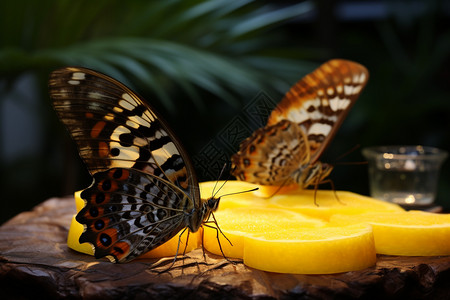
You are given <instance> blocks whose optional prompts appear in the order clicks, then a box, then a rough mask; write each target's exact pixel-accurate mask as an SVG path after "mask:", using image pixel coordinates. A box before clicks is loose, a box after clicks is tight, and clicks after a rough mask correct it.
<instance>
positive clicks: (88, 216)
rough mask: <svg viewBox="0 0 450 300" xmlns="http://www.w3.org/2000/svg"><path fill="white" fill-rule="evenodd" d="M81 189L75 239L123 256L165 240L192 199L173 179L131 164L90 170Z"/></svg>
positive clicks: (100, 252) (101, 252)
mask: <svg viewBox="0 0 450 300" xmlns="http://www.w3.org/2000/svg"><path fill="white" fill-rule="evenodd" d="M93 177H94V181H93V183H92V185H91V186H90V187H89V188H87V189H85V190H84V191H83V192H82V193H81V197H82V198H83V199H84V200H85V201H86V205H85V207H84V208H83V209H81V211H80V212H79V213H78V214H77V216H76V220H77V221H78V222H79V223H81V224H84V226H85V230H84V232H83V233H82V234H81V236H80V243H84V242H89V243H91V244H92V245H93V246H94V249H95V257H96V258H101V257H105V256H106V257H108V258H109V259H110V260H111V261H113V262H127V261H130V260H132V259H134V258H136V257H138V256H140V255H141V254H143V253H145V252H147V251H148V250H150V249H153V248H155V247H157V246H159V245H161V244H162V243H164V242H166V241H167V240H169V239H170V238H172V237H173V236H174V235H175V234H177V233H178V232H179V231H180V230H182V229H183V228H185V227H186V226H187V223H186V214H185V211H191V210H192V208H193V202H192V200H191V199H189V198H188V197H187V195H186V194H185V193H184V192H183V191H182V190H181V189H179V188H178V187H176V186H175V185H173V184H172V183H170V182H168V181H166V180H164V179H161V178H160V177H157V176H155V175H151V174H147V173H144V172H142V171H138V170H135V169H124V168H113V169H110V170H107V171H100V172H97V173H95V174H94V175H93Z"/></svg>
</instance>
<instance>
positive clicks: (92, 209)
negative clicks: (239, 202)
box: [49, 67, 219, 262]
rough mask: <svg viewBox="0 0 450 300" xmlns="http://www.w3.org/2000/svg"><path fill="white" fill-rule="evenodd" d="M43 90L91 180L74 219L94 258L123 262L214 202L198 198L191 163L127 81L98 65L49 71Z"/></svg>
mask: <svg viewBox="0 0 450 300" xmlns="http://www.w3.org/2000/svg"><path fill="white" fill-rule="evenodd" d="M49 87H50V96H51V98H52V99H53V106H54V109H55V111H56V112H57V114H58V116H59V118H60V120H61V121H62V122H63V123H64V124H65V126H66V127H67V129H68V130H69V132H70V134H71V136H72V138H73V139H74V140H75V142H76V144H77V146H78V150H79V154H80V156H81V158H82V159H83V161H84V162H85V164H86V166H87V168H88V170H89V172H90V173H91V175H92V176H93V178H94V180H93V183H92V185H91V186H90V187H89V188H87V189H85V190H84V191H83V192H82V193H81V197H82V198H83V199H84V200H85V202H86V205H85V207H84V208H83V209H82V210H81V211H80V212H79V213H78V214H77V216H76V219H77V221H78V222H79V223H81V224H83V225H84V227H85V229H84V232H83V233H82V234H81V237H80V243H84V242H88V243H91V244H92V245H93V247H94V250H95V257H97V258H100V257H105V256H106V257H108V258H109V259H110V260H111V261H113V262H126V261H130V260H132V259H133V258H136V257H138V256H139V255H141V254H143V253H145V252H147V251H149V250H151V249H153V248H155V247H157V246H158V245H160V244H162V243H164V242H165V241H167V240H168V239H170V238H171V237H173V236H174V235H176V234H177V233H178V232H179V231H180V230H183V229H185V228H188V229H189V230H190V231H192V232H195V231H197V230H198V229H199V227H200V226H201V225H202V223H203V222H205V221H206V220H207V219H208V218H209V216H210V214H211V213H212V212H213V211H215V210H216V209H217V206H218V204H219V199H218V198H211V199H208V200H206V201H202V200H201V198H200V193H199V186H198V181H197V177H196V175H195V172H194V168H193V166H192V163H191V161H190V159H189V157H188V155H187V154H186V151H185V150H184V149H183V147H182V145H181V143H180V141H179V140H178V138H176V137H175V135H174V133H173V132H172V130H171V129H170V128H169V126H168V125H167V123H166V122H164V121H163V120H162V119H161V117H160V116H159V115H158V114H157V113H156V112H155V110H154V109H152V108H151V107H150V106H149V105H148V104H147V103H145V102H144V101H143V100H142V99H141V98H140V97H139V96H137V95H136V94H135V93H134V92H133V91H131V90H130V89H129V88H127V87H126V86H124V85H123V84H121V83H120V82H118V81H116V80H114V79H112V78H110V77H108V76H106V75H104V74H100V73H98V72H95V71H92V70H89V69H85V68H76V67H68V68H63V69H60V70H56V71H54V72H53V73H52V74H51V76H50V81H49Z"/></svg>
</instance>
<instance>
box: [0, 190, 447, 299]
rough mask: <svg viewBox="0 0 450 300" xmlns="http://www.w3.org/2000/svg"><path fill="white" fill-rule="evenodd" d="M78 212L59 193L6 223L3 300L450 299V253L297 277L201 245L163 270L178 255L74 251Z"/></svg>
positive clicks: (1, 257) (1, 246)
mask: <svg viewBox="0 0 450 300" xmlns="http://www.w3.org/2000/svg"><path fill="white" fill-rule="evenodd" d="M74 213H75V207H74V200H73V198H52V199H49V200H47V201H45V202H43V203H42V204H40V205H38V206H36V207H35V208H34V209H33V210H32V211H30V212H23V213H21V214H19V215H17V216H16V217H14V218H13V219H11V220H9V221H8V222H6V223H5V224H3V225H2V226H1V227H0V298H1V299H41V298H42V299H58V298H66V299H122V298H131V299H168V298H169V297H170V299H183V300H187V299H211V298H212V297H214V299H398V298H403V299H450V257H449V256H445V257H398V256H385V255H380V256H378V261H377V264H376V266H374V267H371V268H368V269H365V270H361V271H355V272H346V273H339V274H333V275H295V274H278V273H270V272H264V271H259V270H255V269H252V268H249V267H247V266H245V265H243V264H242V262H236V263H231V262H229V261H227V260H225V259H224V258H222V257H220V256H216V255H213V254H210V253H206V257H205V258H204V257H203V254H202V250H201V249H197V250H194V251H192V252H190V253H188V254H187V255H186V256H185V258H184V259H178V260H177V261H176V263H175V264H174V266H173V267H172V268H171V269H169V270H168V271H166V272H162V273H159V271H163V270H165V269H167V267H168V266H169V265H170V264H171V262H172V259H163V260H162V261H161V260H157V259H153V260H152V259H139V260H135V261H132V262H130V263H127V264H112V263H110V262H109V261H107V260H96V259H94V258H93V257H90V256H88V255H84V254H80V253H77V252H75V251H73V250H71V249H69V248H68V247H67V244H66V239H67V232H68V229H69V226H70V222H71V218H72V216H73V214H74ZM449 242H450V241H449ZM155 263H156V264H158V265H157V266H156V267H155V266H154V264H155Z"/></svg>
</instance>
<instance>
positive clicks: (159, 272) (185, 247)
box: [155, 227, 190, 274]
mask: <svg viewBox="0 0 450 300" xmlns="http://www.w3.org/2000/svg"><path fill="white" fill-rule="evenodd" d="M187 229H188V227H186V228H184V229H183V230H182V231H181V232H180V234H179V235H178V244H177V251H176V252H175V256H174V258H173V260H172V263H171V264H170V265H169V267H167V268H165V269H164V270H162V271H155V272H156V273H158V274H162V273H165V272H168V271H169V270H170V269H172V267H173V266H174V265H175V262H176V261H177V258H178V252H179V250H180V244H181V236H182V235H183V234H184V232H185V231H186V230H187ZM189 234H190V231H188V235H187V237H186V245H185V246H184V250H183V266H184V258H185V257H184V255H185V254H186V249H187V245H188V241H189ZM155 267H156V266H155Z"/></svg>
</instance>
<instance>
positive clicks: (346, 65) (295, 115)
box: [267, 59, 369, 163]
mask: <svg viewBox="0 0 450 300" xmlns="http://www.w3.org/2000/svg"><path fill="white" fill-rule="evenodd" d="M368 79H369V72H368V71H367V69H366V68H365V67H364V66H363V65H361V64H358V63H356V62H352V61H348V60H342V59H333V60H330V61H328V62H326V63H324V64H323V65H321V66H320V67H319V68H317V69H316V70H314V71H313V72H312V73H310V74H308V75H306V76H305V77H303V78H302V79H301V80H300V81H298V82H297V83H296V84H295V85H294V86H292V87H291V89H290V90H289V91H288V92H287V93H286V95H285V96H284V98H283V99H282V100H281V102H280V103H279V104H278V105H277V107H276V108H275V109H274V110H273V111H272V113H271V115H270V116H269V120H268V121H267V124H268V125H273V124H276V123H278V122H280V121H281V120H289V121H291V122H294V123H297V124H298V125H299V126H300V128H301V129H302V131H303V132H305V134H306V136H307V138H308V143H309V146H310V152H311V154H310V155H311V163H315V162H316V161H317V160H318V158H319V157H320V155H321V154H322V153H323V151H324V150H325V148H326V147H327V146H328V144H329V143H330V142H331V140H332V138H333V137H334V135H335V134H336V131H337V130H338V129H339V127H340V126H341V124H342V122H343V120H344V119H345V117H346V116H347V114H348V112H349V111H350V108H351V107H352V106H353V104H354V103H355V102H356V100H357V99H358V97H359V95H360V94H361V92H362V90H363V88H364V87H365V85H366V83H367V80H368Z"/></svg>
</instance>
